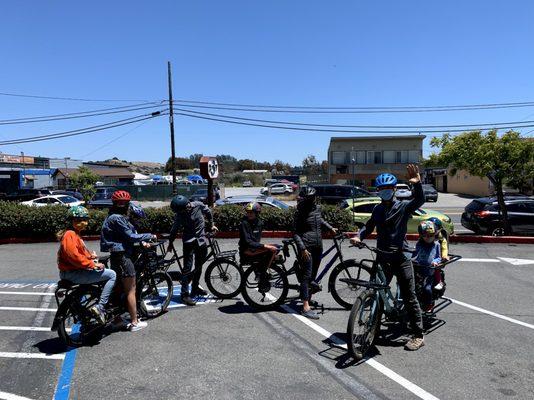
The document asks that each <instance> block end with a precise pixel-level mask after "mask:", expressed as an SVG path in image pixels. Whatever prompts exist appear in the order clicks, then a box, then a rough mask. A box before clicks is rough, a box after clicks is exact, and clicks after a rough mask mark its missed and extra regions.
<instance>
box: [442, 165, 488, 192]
mask: <svg viewBox="0 0 534 400" xmlns="http://www.w3.org/2000/svg"><path fill="white" fill-rule="evenodd" d="M435 179H436V189H437V190H438V191H439V192H446V193H456V194H467V195H472V196H480V197H484V196H489V195H492V194H493V193H494V191H495V189H494V187H493V185H492V184H491V182H490V180H489V179H488V178H486V177H484V178H480V177H478V176H473V175H470V174H469V173H468V172H467V171H464V170H459V171H457V172H456V175H454V176H452V175H450V169H448V170H443V173H441V174H440V175H436V177H435Z"/></svg>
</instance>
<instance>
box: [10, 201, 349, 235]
mask: <svg viewBox="0 0 534 400" xmlns="http://www.w3.org/2000/svg"><path fill="white" fill-rule="evenodd" d="M145 211H146V213H147V218H146V219H145V220H143V221H142V223H141V225H140V227H139V231H140V232H154V233H165V232H169V231H170V229H171V226H172V222H173V220H174V213H173V212H172V211H171V209H170V208H169V207H163V208H146V209H145ZM294 213H295V210H294V208H290V209H288V210H280V209H276V208H264V209H263V210H262V213H261V219H262V220H263V221H264V226H265V228H264V229H265V230H269V231H271V230H272V231H286V230H291V229H292V225H293V217H294ZM89 215H90V220H89V227H88V229H87V231H86V232H85V233H86V234H87V235H95V234H96V235H98V234H99V233H100V228H101V226H102V223H103V222H104V219H105V218H106V215H107V211H102V210H89ZM243 216H244V212H243V207H241V206H234V205H225V206H222V207H217V208H215V210H214V220H215V224H216V225H217V227H218V228H219V230H221V231H224V232H231V231H237V229H238V227H239V224H240V223H241V219H242V218H243ZM323 216H324V218H325V219H326V220H327V221H328V222H329V223H330V224H332V225H333V226H334V227H336V228H338V229H339V230H342V231H351V230H354V226H353V223H352V219H351V215H350V213H349V212H348V211H347V210H339V209H338V208H337V207H334V206H323ZM66 226H67V209H66V208H65V207H63V206H45V207H28V206H24V205H21V204H17V203H10V202H2V201H0V238H12V237H20V238H26V237H27V238H54V237H55V234H56V233H57V232H58V231H60V230H61V229H64V228H65V227H66Z"/></svg>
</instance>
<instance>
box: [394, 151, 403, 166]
mask: <svg viewBox="0 0 534 400" xmlns="http://www.w3.org/2000/svg"><path fill="white" fill-rule="evenodd" d="M395 162H396V163H397V164H400V163H401V162H402V151H396V152H395Z"/></svg>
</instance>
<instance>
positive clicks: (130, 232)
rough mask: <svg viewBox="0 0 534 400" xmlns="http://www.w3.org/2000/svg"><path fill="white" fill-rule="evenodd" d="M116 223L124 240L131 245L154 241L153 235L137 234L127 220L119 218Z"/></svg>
mask: <svg viewBox="0 0 534 400" xmlns="http://www.w3.org/2000/svg"><path fill="white" fill-rule="evenodd" d="M115 223H116V224H117V228H118V231H119V232H120V234H121V236H122V238H123V240H126V241H128V242H130V243H137V242H141V241H143V240H150V239H152V234H151V233H136V232H135V230H134V229H132V226H131V225H130V224H129V223H128V221H126V219H125V218H118V219H116V220H115Z"/></svg>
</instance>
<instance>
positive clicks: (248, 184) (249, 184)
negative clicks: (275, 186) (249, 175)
mask: <svg viewBox="0 0 534 400" xmlns="http://www.w3.org/2000/svg"><path fill="white" fill-rule="evenodd" d="M243 187H252V182H251V181H245V182H243Z"/></svg>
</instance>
